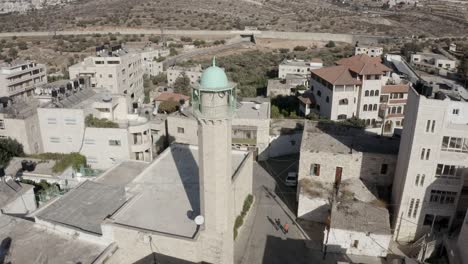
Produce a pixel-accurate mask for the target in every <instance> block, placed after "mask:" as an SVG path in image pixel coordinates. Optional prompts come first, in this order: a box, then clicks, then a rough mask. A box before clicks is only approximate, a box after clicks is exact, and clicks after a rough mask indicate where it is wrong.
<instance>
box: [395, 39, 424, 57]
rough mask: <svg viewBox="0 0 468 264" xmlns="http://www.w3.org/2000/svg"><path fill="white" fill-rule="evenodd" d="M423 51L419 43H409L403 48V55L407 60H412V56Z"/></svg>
mask: <svg viewBox="0 0 468 264" xmlns="http://www.w3.org/2000/svg"><path fill="white" fill-rule="evenodd" d="M420 51H422V47H421V45H419V44H418V43H416V42H408V43H405V44H404V45H403V46H402V47H401V50H400V52H401V54H402V55H403V56H404V57H405V58H406V59H407V60H409V59H410V58H411V54H414V53H416V52H420Z"/></svg>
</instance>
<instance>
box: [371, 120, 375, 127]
mask: <svg viewBox="0 0 468 264" xmlns="http://www.w3.org/2000/svg"><path fill="white" fill-rule="evenodd" d="M371 124H372V125H373V126H375V119H374V118H372V120H371Z"/></svg>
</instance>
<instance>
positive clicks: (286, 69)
mask: <svg viewBox="0 0 468 264" xmlns="http://www.w3.org/2000/svg"><path fill="white" fill-rule="evenodd" d="M322 67H323V61H322V60H321V59H320V58H315V59H311V60H310V61H304V60H297V59H294V60H288V59H285V60H284V61H282V62H281V63H280V65H279V67H278V78H280V79H286V75H288V74H292V75H300V76H303V77H305V78H308V77H309V75H310V71H311V70H314V69H319V68H322Z"/></svg>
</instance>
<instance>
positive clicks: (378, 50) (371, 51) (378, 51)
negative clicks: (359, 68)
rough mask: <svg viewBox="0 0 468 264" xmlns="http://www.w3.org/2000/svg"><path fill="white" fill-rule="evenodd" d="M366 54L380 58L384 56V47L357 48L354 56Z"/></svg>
mask: <svg viewBox="0 0 468 264" xmlns="http://www.w3.org/2000/svg"><path fill="white" fill-rule="evenodd" d="M361 54H366V55H368V56H369V57H380V56H382V55H383V48H382V47H372V46H356V47H355V48H354V55H361Z"/></svg>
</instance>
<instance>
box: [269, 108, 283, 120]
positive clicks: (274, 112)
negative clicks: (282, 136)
mask: <svg viewBox="0 0 468 264" xmlns="http://www.w3.org/2000/svg"><path fill="white" fill-rule="evenodd" d="M281 117H282V116H281V114H280V110H279V108H278V106H276V105H272V106H271V118H281Z"/></svg>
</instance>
